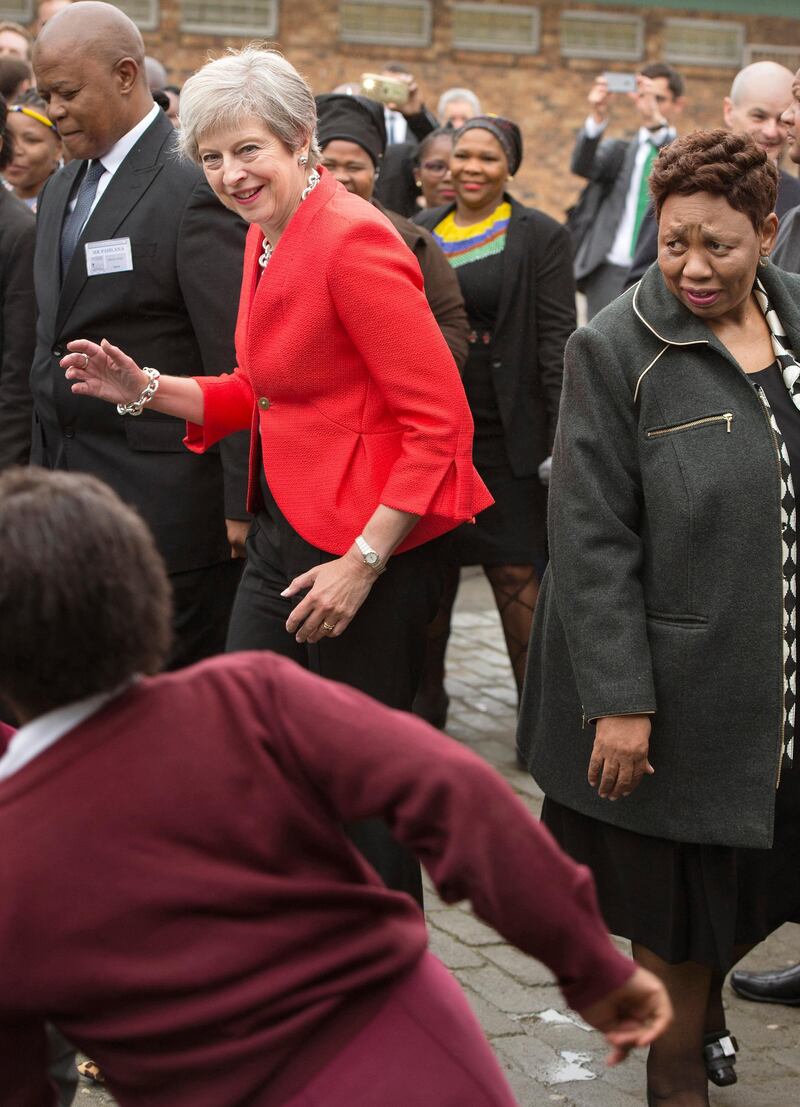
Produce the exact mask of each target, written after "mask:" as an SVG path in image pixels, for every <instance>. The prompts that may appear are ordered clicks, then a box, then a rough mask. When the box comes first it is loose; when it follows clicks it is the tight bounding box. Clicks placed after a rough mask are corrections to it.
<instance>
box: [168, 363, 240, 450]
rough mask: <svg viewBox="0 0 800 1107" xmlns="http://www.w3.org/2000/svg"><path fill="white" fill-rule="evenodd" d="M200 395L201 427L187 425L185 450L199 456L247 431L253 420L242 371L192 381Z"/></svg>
mask: <svg viewBox="0 0 800 1107" xmlns="http://www.w3.org/2000/svg"><path fill="white" fill-rule="evenodd" d="M194 379H195V380H196V381H197V383H198V384H199V385H200V391H201V392H202V393H203V419H204V422H203V424H202V426H201V425H200V424H198V423H187V424H186V437H185V438H184V440H183V444H184V446H186V447H187V449H189V450H191V451H192V452H193V453H196V454H202V453H204V452H205V451H206V450H207V449H208V448H209V447H210V446H213V445H214V443H215V442H219V441H220V439H222V438H225V437H226V436H227V435H229V434H233V432H234V431H240V430H249V429H250V424H251V421H252V418H253V402H254V399H253V389H252V386H251V384H250V381H249V380H248V378H247V376H246V375H245V374H244V373H243V372H242V371H241V369H235V370H234V371H233V373H223V374H221V375H220V376H218V377H195V378H194Z"/></svg>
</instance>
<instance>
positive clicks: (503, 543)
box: [449, 332, 547, 576]
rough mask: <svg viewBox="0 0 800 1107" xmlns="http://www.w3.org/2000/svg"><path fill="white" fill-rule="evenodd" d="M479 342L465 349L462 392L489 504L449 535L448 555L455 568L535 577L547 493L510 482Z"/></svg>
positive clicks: (525, 480)
mask: <svg viewBox="0 0 800 1107" xmlns="http://www.w3.org/2000/svg"><path fill="white" fill-rule="evenodd" d="M475 333H476V332H473V334H475ZM484 337H485V339H486V341H481V340H480V338H479V340H478V341H475V342H472V344H471V345H470V350H469V357H468V358H467V364H466V366H465V367H464V389H465V391H466V393H467V399H468V400H469V406H470V410H471V411H472V417H473V419H474V421H475V437H474V441H473V449H472V457H473V462H474V464H475V468H476V469H477V470H478V472H479V473H480V475H481V479H482V480H483V482H484V484H485V485H486V487H487V488H488V489H489V491H490V492H491V494H492V496H493V497H494V503H493V504H492V506H491V507H487V508H486V510H485V511H481V512H480V514H479V515H478V516H477V518H476V521H475V522H474V523H464V524H463V525H462V526H460V527H458V528H457V529H456V530H454V531H453V532H452V537H451V543H450V550H449V552H450V556H451V557H452V559H453V560H454V562H455V563H456V564H458V565H535V566H536V568H537V570H538V572H539V575H540V576H541V574H542V572H543V571H544V565H545V562H546V557H547V555H546V534H547V490H546V489H545V487H544V485H543V484H542V482H541V481H540V480H539V477H538V475H536V474H534V475H533V476H530V477H515V476H514V474H513V472H512V471H511V466H510V465H509V462H508V455H507V453H506V444H505V431H504V429H503V422H502V419H501V417H500V409H499V406H498V403H497V396H496V393H495V387H494V380H493V372H494V370H493V362H494V360H495V355H494V353H493V347H492V343H491V338H490V336H489V335H488V333H487V332H484Z"/></svg>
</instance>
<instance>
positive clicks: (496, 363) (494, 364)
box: [492, 358, 503, 369]
mask: <svg viewBox="0 0 800 1107" xmlns="http://www.w3.org/2000/svg"><path fill="white" fill-rule="evenodd" d="M502 368H503V363H502V361H500V359H499V358H495V360H494V361H493V362H492V369H502Z"/></svg>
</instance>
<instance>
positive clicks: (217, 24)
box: [181, 0, 278, 38]
mask: <svg viewBox="0 0 800 1107" xmlns="http://www.w3.org/2000/svg"><path fill="white" fill-rule="evenodd" d="M181 28H182V29H183V30H184V31H189V32H194V33H196V34H212V35H229V36H235V35H260V36H261V37H262V38H273V37H274V36H275V35H276V34H277V33H278V0H181Z"/></svg>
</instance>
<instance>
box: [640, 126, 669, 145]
mask: <svg viewBox="0 0 800 1107" xmlns="http://www.w3.org/2000/svg"><path fill="white" fill-rule="evenodd" d="M674 137H675V132H674V131H673V129H672V127H670V126H669V125H668V124H667V123H665V124H664V126H663V127H659V128H658V130H657V131H651V130H649V129H648V128H647V127H640V128H639V145H640V146H641V145H642V144H643V143H645V142H654V143H655V144H656V146H660V145H661V143H662V142H664V141H665V140H666V139H667V138H674Z"/></svg>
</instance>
